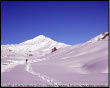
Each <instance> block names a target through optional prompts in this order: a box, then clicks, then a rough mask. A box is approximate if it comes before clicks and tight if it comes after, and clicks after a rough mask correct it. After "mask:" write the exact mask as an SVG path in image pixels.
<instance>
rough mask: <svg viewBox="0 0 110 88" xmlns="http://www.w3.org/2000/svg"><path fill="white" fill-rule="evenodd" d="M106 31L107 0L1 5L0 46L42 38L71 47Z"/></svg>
mask: <svg viewBox="0 0 110 88" xmlns="http://www.w3.org/2000/svg"><path fill="white" fill-rule="evenodd" d="M107 31H108V2H107V1H88V2H87V1H83V2H81V1H68V2H67V1H63V2H62V1H41V2H40V1H39V2H38V1H2V2H1V44H17V43H21V42H23V41H26V40H28V39H32V38H34V37H36V36H38V35H45V36H47V37H50V38H52V39H53V40H55V41H58V42H63V43H66V44H72V45H73V44H79V43H83V42H85V41H87V40H89V39H91V38H93V37H95V36H97V35H98V34H100V33H103V32H107Z"/></svg>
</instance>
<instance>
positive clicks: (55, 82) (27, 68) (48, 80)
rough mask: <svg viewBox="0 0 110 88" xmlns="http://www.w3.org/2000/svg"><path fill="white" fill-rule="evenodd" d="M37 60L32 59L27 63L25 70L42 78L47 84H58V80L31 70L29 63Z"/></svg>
mask: <svg viewBox="0 0 110 88" xmlns="http://www.w3.org/2000/svg"><path fill="white" fill-rule="evenodd" d="M44 60H46V59H42V60H39V61H44ZM39 61H38V60H37V61H36V60H35V61H32V62H30V63H27V65H26V71H27V72H29V73H31V74H33V75H35V76H37V77H39V78H41V79H42V80H44V81H46V82H47V83H48V84H50V85H56V86H57V85H58V84H61V82H58V81H57V80H55V79H53V78H50V77H48V76H46V75H43V74H40V73H36V72H35V71H33V69H32V67H31V63H34V62H39Z"/></svg>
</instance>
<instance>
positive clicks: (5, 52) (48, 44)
mask: <svg viewBox="0 0 110 88" xmlns="http://www.w3.org/2000/svg"><path fill="white" fill-rule="evenodd" d="M67 46H70V45H68V44H64V43H60V42H56V41H54V40H52V39H50V38H48V37H46V36H44V35H39V36H37V37H35V38H33V39H30V40H27V41H24V42H22V43H20V44H11V45H1V51H2V53H1V54H2V57H9V56H16V55H17V56H23V55H24V56H26V55H29V54H31V55H32V54H34V55H37V57H39V56H43V55H45V54H48V53H50V52H51V51H52V49H53V48H54V47H56V48H57V49H60V48H64V47H67ZM15 53H16V54H15Z"/></svg>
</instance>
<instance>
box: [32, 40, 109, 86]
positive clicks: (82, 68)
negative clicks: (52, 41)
mask: <svg viewBox="0 0 110 88" xmlns="http://www.w3.org/2000/svg"><path fill="white" fill-rule="evenodd" d="M107 51H108V41H107V40H106V41H105V40H104V41H103V40H102V41H98V42H95V43H91V44H89V45H86V44H85V45H83V46H82V45H77V46H70V48H69V49H67V48H64V49H60V50H57V51H56V52H53V53H52V54H50V55H48V56H46V58H47V60H46V61H42V62H39V63H36V62H35V63H33V64H32V68H33V70H34V71H36V72H40V73H41V74H45V75H47V76H49V77H52V78H55V79H56V80H58V81H61V82H62V83H65V84H66V83H72V84H107V83H108V52H107Z"/></svg>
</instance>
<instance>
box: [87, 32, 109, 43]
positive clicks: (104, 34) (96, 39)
mask: <svg viewBox="0 0 110 88" xmlns="http://www.w3.org/2000/svg"><path fill="white" fill-rule="evenodd" d="M108 36H109V32H104V33H101V34H99V35H98V36H96V37H94V38H92V39H90V40H89V41H88V42H96V41H100V40H105V39H107V38H108Z"/></svg>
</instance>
